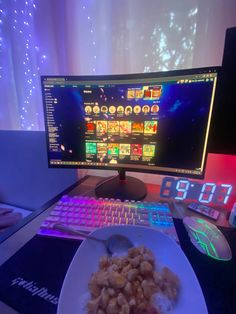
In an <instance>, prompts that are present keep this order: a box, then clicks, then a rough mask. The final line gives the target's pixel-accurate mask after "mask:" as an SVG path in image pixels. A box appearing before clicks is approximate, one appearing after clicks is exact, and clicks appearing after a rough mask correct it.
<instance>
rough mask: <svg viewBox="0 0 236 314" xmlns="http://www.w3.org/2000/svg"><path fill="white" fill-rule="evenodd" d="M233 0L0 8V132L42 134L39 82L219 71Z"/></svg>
mask: <svg viewBox="0 0 236 314" xmlns="http://www.w3.org/2000/svg"><path fill="white" fill-rule="evenodd" d="M235 11H236V1H234V0H205V1H202V0H181V1H177V0H165V1H164V0H146V1H144V0H119V1H112V0H0V129H5V130H11V129H13V130H43V129H44V119H43V106H42V97H41V85H40V75H48V74H52V75H70V74H73V75H80V74H83V75H86V74H90V75H91V74H94V75H98V74H111V73H137V72H150V71H152V72H153V71H165V70H173V69H180V68H191V67H203V66H211V65H220V64H221V61H222V53H223V47H224V37H225V30H226V28H227V27H232V26H235V25H236V15H235Z"/></svg>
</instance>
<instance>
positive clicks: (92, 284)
mask: <svg viewBox="0 0 236 314" xmlns="http://www.w3.org/2000/svg"><path fill="white" fill-rule="evenodd" d="M88 287H89V290H90V292H91V294H92V296H93V297H98V296H99V295H100V293H101V287H99V285H98V284H97V281H96V280H95V277H92V278H91V280H90V281H89V284H88Z"/></svg>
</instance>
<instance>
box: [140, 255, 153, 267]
mask: <svg viewBox="0 0 236 314" xmlns="http://www.w3.org/2000/svg"><path fill="white" fill-rule="evenodd" d="M143 260H144V261H146V262H149V263H150V264H152V266H153V265H154V262H155V258H154V256H153V254H152V253H151V252H146V253H144V254H143Z"/></svg>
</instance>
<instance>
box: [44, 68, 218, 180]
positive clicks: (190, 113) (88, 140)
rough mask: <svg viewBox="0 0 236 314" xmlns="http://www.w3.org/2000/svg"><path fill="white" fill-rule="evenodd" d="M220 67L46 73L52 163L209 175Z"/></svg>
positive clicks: (45, 94)
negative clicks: (107, 73) (95, 73)
mask: <svg viewBox="0 0 236 314" xmlns="http://www.w3.org/2000/svg"><path fill="white" fill-rule="evenodd" d="M217 72H218V68H216V67H215V68H212V67H211V68H201V69H188V70H175V71H168V72H159V73H142V74H124V75H110V76H105V75H103V76H42V91H43V103H44V111H45V125H46V136H47V143H48V162H49V166H51V167H78V168H80V167H81V168H97V169H111V170H119V169H121V168H122V169H125V170H129V171H141V172H153V173H159V174H170V175H174V176H188V177H199V178H200V177H203V175H204V167H205V161H206V155H207V140H208V133H209V128H210V122H211V114H212V109H213V103H214V93H215V88H216V82H217Z"/></svg>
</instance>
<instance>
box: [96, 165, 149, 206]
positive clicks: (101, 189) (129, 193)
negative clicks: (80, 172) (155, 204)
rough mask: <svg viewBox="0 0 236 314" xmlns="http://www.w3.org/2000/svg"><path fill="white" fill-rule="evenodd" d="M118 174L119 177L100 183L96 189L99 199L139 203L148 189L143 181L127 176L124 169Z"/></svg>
mask: <svg viewBox="0 0 236 314" xmlns="http://www.w3.org/2000/svg"><path fill="white" fill-rule="evenodd" d="M118 173H119V176H116V177H114V178H113V179H112V177H111V178H106V179H103V180H102V181H99V182H98V184H97V186H96V187H95V194H96V196H97V197H103V198H114V199H120V200H122V201H124V200H134V201H138V200H141V199H143V198H144V197H145V196H146V194H147V189H146V185H145V183H144V182H143V181H141V180H139V179H137V178H134V177H130V176H126V175H125V170H124V169H120V170H118ZM109 179H110V180H109ZM102 182H104V183H102Z"/></svg>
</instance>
